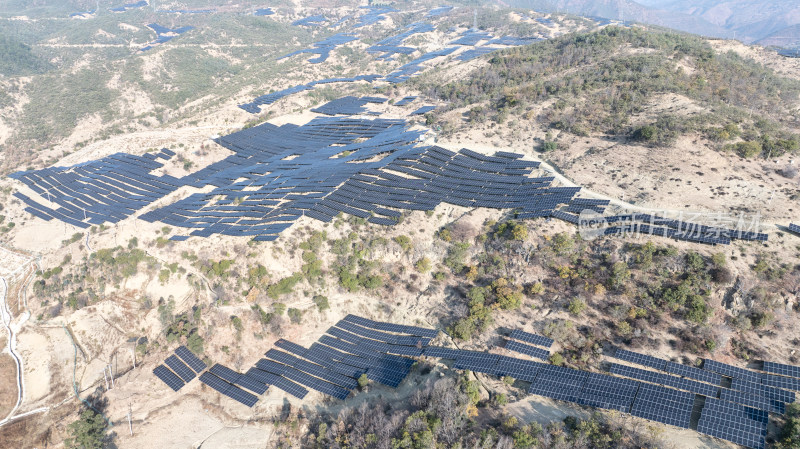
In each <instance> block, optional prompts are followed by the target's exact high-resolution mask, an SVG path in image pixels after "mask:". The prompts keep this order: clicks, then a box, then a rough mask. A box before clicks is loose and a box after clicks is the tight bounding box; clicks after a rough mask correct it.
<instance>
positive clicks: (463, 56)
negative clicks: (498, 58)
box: [456, 46, 500, 62]
mask: <svg viewBox="0 0 800 449" xmlns="http://www.w3.org/2000/svg"><path fill="white" fill-rule="evenodd" d="M497 50H500V48H496V47H485V46H483V47H475V48H470V49H469V50H466V51H462V52H461V53H459V54H458V55H457V56H456V60H458V61H461V62H465V61H471V60H473V59H475V58H478V57H481V56H483V55H487V54H489V53H492V52H494V51H497Z"/></svg>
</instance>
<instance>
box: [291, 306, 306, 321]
mask: <svg viewBox="0 0 800 449" xmlns="http://www.w3.org/2000/svg"><path fill="white" fill-rule="evenodd" d="M287 314H288V315H289V320H290V321H291V322H292V323H293V324H300V323H302V322H303V311H302V310H300V309H295V308H293V307H292V308H289V311H288V312H287Z"/></svg>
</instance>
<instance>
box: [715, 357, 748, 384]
mask: <svg viewBox="0 0 800 449" xmlns="http://www.w3.org/2000/svg"><path fill="white" fill-rule="evenodd" d="M703 369H704V370H706V371H712V372H715V373H719V374H722V375H724V376H728V377H733V378H739V379H745V380H749V381H751V382H758V381H759V380H760V379H761V375H760V374H759V373H756V372H755V371H750V370H746V369H744V368H738V367H735V366H732V365H728V364H725V363H720V362H717V361H716V360H711V359H705V360H704V361H703Z"/></svg>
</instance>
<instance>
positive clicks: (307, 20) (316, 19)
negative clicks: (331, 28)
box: [292, 15, 328, 27]
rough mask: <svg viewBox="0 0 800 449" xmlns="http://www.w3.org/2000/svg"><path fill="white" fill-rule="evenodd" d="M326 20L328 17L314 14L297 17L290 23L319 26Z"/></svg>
mask: <svg viewBox="0 0 800 449" xmlns="http://www.w3.org/2000/svg"><path fill="white" fill-rule="evenodd" d="M327 21H328V19H326V18H325V16H322V15H314V16H308V17H303V18H302V19H297V20H295V21H294V22H292V25H295V26H307V27H310V26H320V25H322V23H323V22H327Z"/></svg>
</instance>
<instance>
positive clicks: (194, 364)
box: [175, 346, 206, 374]
mask: <svg viewBox="0 0 800 449" xmlns="http://www.w3.org/2000/svg"><path fill="white" fill-rule="evenodd" d="M175 354H177V355H178V357H180V358H181V359H182V360H183V361H184V362H185V363H186V364H187V365H189V367H190V368H191V369H193V370H194V372H195V373H198V374H199V373H200V372H201V371H203V370H204V369H206V364H205V363H203V361H202V360H200V359H198V358H197V356H196V355H194V354H192V351H190V350H189V348H187V347H186V346H178V348H177V349H175Z"/></svg>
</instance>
